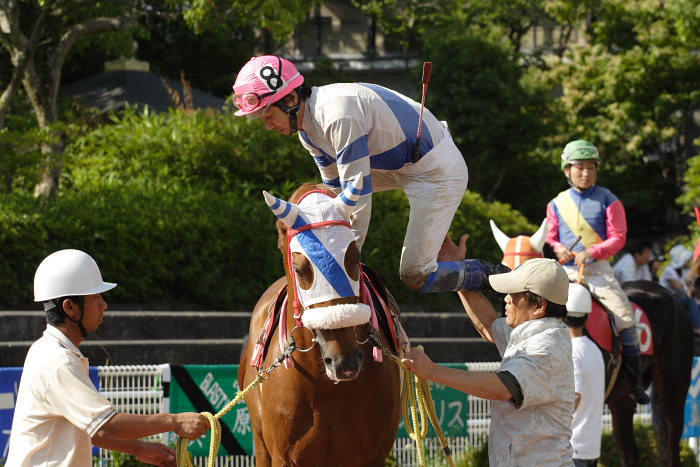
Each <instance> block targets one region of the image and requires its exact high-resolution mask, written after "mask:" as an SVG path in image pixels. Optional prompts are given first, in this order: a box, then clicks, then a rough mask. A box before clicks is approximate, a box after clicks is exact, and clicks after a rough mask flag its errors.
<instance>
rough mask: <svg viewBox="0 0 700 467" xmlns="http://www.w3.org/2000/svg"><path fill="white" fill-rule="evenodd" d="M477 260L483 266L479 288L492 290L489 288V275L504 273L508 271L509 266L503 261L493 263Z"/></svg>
mask: <svg viewBox="0 0 700 467" xmlns="http://www.w3.org/2000/svg"><path fill="white" fill-rule="evenodd" d="M478 261H479V262H480V263H481V266H482V267H483V268H484V277H483V279H482V282H483V283H482V284H481V287H480V289H486V290H491V291H494V290H493V288H491V284H490V283H489V276H492V275H494V274H505V273H507V272H510V268H509V267H508V266H506V265H505V264H503V263H498V264H493V263H489V262H486V261H483V260H478ZM494 292H495V291H494Z"/></svg>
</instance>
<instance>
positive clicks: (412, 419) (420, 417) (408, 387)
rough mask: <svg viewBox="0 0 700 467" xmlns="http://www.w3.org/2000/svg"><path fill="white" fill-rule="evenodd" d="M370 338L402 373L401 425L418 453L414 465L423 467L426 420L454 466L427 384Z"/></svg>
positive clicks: (373, 337) (372, 335) (375, 339)
mask: <svg viewBox="0 0 700 467" xmlns="http://www.w3.org/2000/svg"><path fill="white" fill-rule="evenodd" d="M370 338H371V339H372V340H374V341H375V342H374V345H375V346H377V347H379V348H380V349H381V350H382V352H384V353H385V354H386V355H387V356H388V357H389V358H390V359H391V360H393V361H394V362H396V364H397V365H399V368H400V369H401V371H403V387H402V388H401V413H402V414H403V420H404V425H405V426H406V432H407V433H408V436H409V437H410V438H411V439H413V440H414V441H415V442H416V452H417V453H418V463H419V465H420V467H425V465H426V464H425V452H424V449H423V441H424V440H425V438H426V437H427V436H428V423H426V421H425V420H426V417H427V418H428V420H429V421H430V423H432V424H433V428H434V429H435V433H436V434H437V436H438V439H440V445H441V446H442V452H443V454H445V457H446V458H447V463H448V465H449V467H455V464H454V461H453V460H452V451H451V450H450V447H449V446H448V445H447V438H446V437H445V434H444V433H443V432H442V427H440V421H439V419H438V416H437V412H436V411H435V402H434V401H433V396H432V394H431V393H430V386H428V381H427V380H425V379H423V378H419V377H418V376H417V375H415V374H414V373H412V372H411V371H410V370H409V369H408V368H406V365H404V364H403V362H402V361H401V359H400V358H399V357H397V356H396V355H394V354H393V353H391V352H390V351H389V350H387V348H386V347H385V346H384V345H383V344H382V343H381V341H380V340H379V338H378V337H377V335H376V334H373V333H370ZM416 348H417V349H420V350H423V346H421V345H419V346H418V347H416Z"/></svg>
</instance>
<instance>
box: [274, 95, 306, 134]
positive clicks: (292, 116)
mask: <svg viewBox="0 0 700 467" xmlns="http://www.w3.org/2000/svg"><path fill="white" fill-rule="evenodd" d="M300 104H301V101H298V102H297V104H296V105H295V106H293V107H290V106H288V105H287V104H286V103H285V102H283V101H281V100H280V101H277V102H275V103H274V104H272V105H276V106H277V107H279V108H280V109H281V110H282V111H283V112H286V113H287V115H289V128H290V129H291V132H292V133H291V134H294V133H296V132H297V131H298V130H299V128H298V127H297V113H299V109H300V108H301V106H300Z"/></svg>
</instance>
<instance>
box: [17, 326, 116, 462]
mask: <svg viewBox="0 0 700 467" xmlns="http://www.w3.org/2000/svg"><path fill="white" fill-rule="evenodd" d="M115 413H116V412H115V411H114V408H113V406H112V403H111V402H109V401H108V400H107V399H105V398H104V397H103V396H102V395H101V394H100V393H99V392H98V391H97V389H95V386H94V384H93V383H92V381H90V376H89V368H88V359H87V358H85V357H84V356H83V354H82V353H80V350H78V348H77V347H76V346H75V345H73V343H72V342H71V341H70V340H69V339H68V337H66V336H65V335H64V334H63V333H62V332H61V331H60V330H59V329H57V328H55V327H54V326H51V325H47V326H46V331H44V335H43V336H42V337H41V338H40V339H39V340H37V341H36V342H35V343H34V344H32V346H31V347H30V349H29V352H28V353H27V358H26V360H25V362H24V370H23V371H22V379H21V380H20V384H19V391H18V393H17V405H16V406H15V415H14V418H13V420H12V431H11V433H10V451H9V455H8V458H7V463H6V464H5V465H6V467H35V466H47V467H48V466H51V467H59V466H60V467H63V466H66V467H67V466H75V467H85V466H90V465H92V441H91V438H92V436H93V435H94V434H95V433H96V432H97V431H98V430H99V429H100V427H101V426H102V425H103V424H104V423H105V422H106V421H107V420H109V419H110V418H111V417H112V416H113V415H114V414H115Z"/></svg>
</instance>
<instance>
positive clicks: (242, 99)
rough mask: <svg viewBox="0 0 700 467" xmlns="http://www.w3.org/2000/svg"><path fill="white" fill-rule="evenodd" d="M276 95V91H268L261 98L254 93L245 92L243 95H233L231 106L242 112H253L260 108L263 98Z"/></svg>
mask: <svg viewBox="0 0 700 467" xmlns="http://www.w3.org/2000/svg"><path fill="white" fill-rule="evenodd" d="M276 93H277V90H275V91H270V92H268V93H265V94H263V95H262V96H261V95H260V94H257V93H254V92H246V93H245V94H240V95H235V96H233V105H235V106H236V108H237V109H238V110H242V111H244V112H254V111H256V110H258V107H260V103H261V102H262V100H263V99H264V98H266V97H268V96H272V95H273V94H276Z"/></svg>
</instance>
